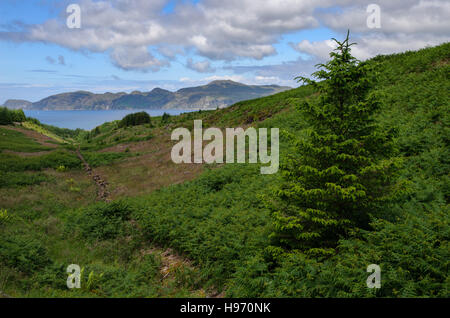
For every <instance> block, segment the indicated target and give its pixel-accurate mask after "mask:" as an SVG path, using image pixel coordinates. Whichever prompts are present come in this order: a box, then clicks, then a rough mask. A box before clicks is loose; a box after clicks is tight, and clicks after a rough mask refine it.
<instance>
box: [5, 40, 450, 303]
mask: <svg viewBox="0 0 450 318" xmlns="http://www.w3.org/2000/svg"><path fill="white" fill-rule="evenodd" d="M347 43H348V42H344V43H341V44H342V47H341V48H342V51H340V52H339V51H338V52H336V55H334V56H332V57H331V58H332V61H331V62H330V63H329V64H326V65H324V66H325V69H323V70H322V71H319V72H318V73H317V74H316V75H318V79H324V81H321V82H318V83H313V82H309V84H308V85H304V86H301V87H299V88H296V89H293V90H290V91H286V92H283V93H280V94H276V95H273V96H269V97H265V98H260V99H256V100H250V101H244V102H240V103H237V104H235V105H233V106H231V107H229V108H226V109H221V110H216V111H201V112H192V113H187V114H182V115H180V116H171V117H168V116H164V117H154V118H152V120H151V125H149V124H143V125H137V126H130V127H124V126H122V125H121V124H120V122H112V123H106V124H104V125H102V126H100V127H98V128H97V129H95V130H93V131H91V132H85V131H78V132H64V131H59V130H57V129H52V128H46V130H47V131H50V130H51V132H52V133H54V134H58V135H59V136H60V137H61V138H64V140H65V141H68V143H56V144H55V148H54V149H50V150H49V149H47V148H48V146H45V145H43V144H42V143H40V142H39V141H36V140H32V138H30V137H28V135H24V134H20V133H16V131H12V130H10V129H11V127H12V126H11V125H10V126H2V128H0V129H1V130H0V150H1V151H2V152H1V153H0V173H1V179H0V180H1V181H0V198H1V201H0V211H1V212H0V291H2V292H4V293H6V294H8V295H10V296H13V297H36V296H38V297H191V296H192V297H205V296H216V295H220V296H222V295H226V296H232V297H448V296H449V287H450V278H449V277H450V276H449V272H448V268H449V259H450V246H449V237H450V226H449V196H450V186H449V185H450V177H449V176H450V161H449V158H450V147H449V136H450V128H449V127H450V118H449V113H450V112H449V102H448V101H449V100H450V99H449V97H450V96H449V92H450V81H449V72H450V66H449V63H448V62H449V60H450V44H449V43H446V44H443V45H440V46H438V47H434V48H427V49H423V50H420V51H417V52H406V53H403V54H395V55H390V56H378V57H376V58H374V59H371V60H368V61H366V62H363V63H358V62H357V61H354V60H352V59H351V58H350V56H349V55H347V54H350V51H346V49H347V47H346V45H347ZM341 75H342V76H344V78H345V85H343V84H342V83H340V82H339V83H338V82H333V80H334V79H337V78H339V76H341ZM339 96H343V99H342V104H339V103H338V102H337V101H336V98H339ZM338 105H341V106H342V108H339V107H337V106H338ZM357 114H358V115H360V117H358V116H357ZM341 116H342V117H341ZM194 119H202V120H203V123H204V127H208V126H209V127H211V126H215V127H220V128H224V127H237V126H254V127H256V128H258V127H268V128H270V127H279V128H280V129H281V130H282V134H281V145H280V151H281V155H280V160H281V167H282V169H281V171H282V173H280V174H276V175H261V174H260V171H259V167H258V165H250V164H228V165H213V166H209V167H202V168H195V169H196V170H195V169H194V168H193V166H191V165H186V166H184V168H183V167H181V168H178V169H184V170H173V169H175V168H174V166H173V164H172V163H170V159H168V158H170V149H171V146H172V144H173V143H171V142H170V132H171V131H172V129H174V128H176V127H186V128H192V127H193V120H194ZM35 124H36V125H37V123H35ZM125 126H128V125H125ZM40 127H42V126H40ZM16 128H17V127H16ZM21 129H25V128H23V127H22V128H21ZM78 146H79V147H80V149H81V152H82V153H83V156H84V157H85V158H86V160H87V161H89V162H90V164H91V165H92V166H95V167H97V168H96V169H97V171H100V173H102V174H103V175H104V176H106V179H107V180H109V182H110V185H109V186H110V189H111V191H112V196H113V198H114V199H115V200H114V201H113V202H110V203H106V202H96V189H95V185H94V184H93V183H92V181H91V180H90V179H89V177H87V176H86V175H85V174H84V172H83V171H82V170H81V162H80V161H79V159H78V158H77V156H76V154H75V150H76V148H77V147H78ZM41 147H42V148H41ZM306 150H307V151H306ZM12 152H14V153H12ZM21 152H23V153H27V156H25V155H23V154H20V153H21ZM41 152H43V153H41ZM324 152H326V153H327V154H329V157H327V158H328V159H327V161H326V162H324V161H323V160H321V159H322V158H323V157H322V156H323V153H324ZM30 153H35V155H30ZM166 154H169V157H168V158H167V157H166ZM346 160H349V161H346ZM350 162H351V163H350ZM61 166H63V167H64V169H63V168H61ZM329 167H334V168H333V169H328V170H327V168H329ZM393 167H395V169H392V168H393ZM174 171H176V173H175V172H174ZM144 180H145V181H144ZM144 187H148V188H144ZM136 188H141V189H142V188H143V189H142V191H144V193H142V192H139V193H133V192H131V191H132V189H136ZM149 189H151V190H152V191H150V190H149ZM311 190H317V191H312V192H308V191H311ZM133 191H134V190H133ZM305 198H306V199H307V200H306V199H305ZM337 206H339V207H340V208H337ZM311 213H315V214H317V215H316V217H314V218H312V215H313V214H311ZM304 233H309V234H308V235H304ZM70 264H79V265H80V266H81V267H82V268H83V276H82V288H81V289H74V290H69V289H67V286H66V279H67V273H66V268H67V266H68V265H70ZM369 264H378V265H379V266H380V267H381V269H382V285H381V288H380V289H368V288H367V286H366V279H367V277H368V275H369V274H368V273H367V272H366V269H367V266H368V265H369Z"/></svg>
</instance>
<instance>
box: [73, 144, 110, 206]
mask: <svg viewBox="0 0 450 318" xmlns="http://www.w3.org/2000/svg"><path fill="white" fill-rule="evenodd" d="M76 153H77V156H78V158H80V160H81V161H82V162H83V165H84V170H85V171H86V173H87V174H88V176H89V177H91V178H92V179H94V182H95V184H97V187H98V192H97V198H98V200H102V201H105V202H110V201H111V200H110V199H109V194H110V193H109V191H108V189H107V186H108V183H107V182H106V181H105V180H104V179H103V178H102V177H101V176H100V175H99V174H96V173H94V171H93V170H92V168H91V166H90V165H89V163H88V162H87V161H86V160H85V159H84V157H83V155H82V154H81V152H80V149H79V148H78V149H77V150H76Z"/></svg>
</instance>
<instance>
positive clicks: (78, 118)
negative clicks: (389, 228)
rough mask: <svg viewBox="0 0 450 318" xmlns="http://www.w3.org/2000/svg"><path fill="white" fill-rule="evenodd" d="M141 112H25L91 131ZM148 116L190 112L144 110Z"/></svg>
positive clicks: (48, 120)
mask: <svg viewBox="0 0 450 318" xmlns="http://www.w3.org/2000/svg"><path fill="white" fill-rule="evenodd" d="M140 111H141V110H98V111H96V110H47V111H43V110H25V115H26V116H27V117H33V118H36V119H38V120H39V121H40V122H41V123H44V124H48V125H52V126H56V127H60V128H70V129H77V128H81V129H86V130H91V129H94V128H95V127H97V126H99V125H101V124H103V123H106V122H109V121H113V120H120V119H122V118H123V117H125V116H126V115H128V114H131V113H136V112H140ZM145 111H146V112H147V113H148V114H149V115H150V116H152V117H154V116H161V115H162V114H164V113H168V114H170V115H179V114H181V113H187V112H190V111H191V110H178V109H177V110H174V109H160V110H145Z"/></svg>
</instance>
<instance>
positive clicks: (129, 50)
mask: <svg viewBox="0 0 450 318" xmlns="http://www.w3.org/2000/svg"><path fill="white" fill-rule="evenodd" d="M169 1H170V0H151V1H150V0H111V1H106V0H80V2H79V3H80V6H81V14H82V28H81V29H68V28H67V27H66V23H65V22H66V21H65V19H66V13H65V10H62V12H61V16H60V17H59V18H57V19H51V20H48V21H46V22H45V23H42V24H37V25H32V26H28V27H27V26H21V27H20V28H18V29H14V28H12V27H11V28H9V29H8V30H6V29H3V30H4V31H1V32H0V39H10V40H12V41H39V42H45V43H54V44H58V45H61V46H63V47H66V48H69V49H73V50H87V51H94V52H109V53H110V56H111V59H112V61H113V63H114V64H115V65H117V66H118V67H120V68H123V69H128V70H146V71H147V70H149V71H158V70H159V69H160V68H161V67H163V66H165V65H168V63H169V61H171V60H173V59H175V58H176V56H177V55H180V54H185V53H186V52H189V53H192V52H193V53H194V54H196V55H198V56H201V57H203V58H207V59H208V60H213V61H214V60H224V61H233V60H236V59H242V58H244V59H245V58H250V59H256V60H261V59H263V58H265V57H268V56H272V55H275V54H277V52H276V49H275V44H277V43H278V42H279V41H280V40H281V39H282V37H283V35H285V34H289V33H292V32H297V31H301V30H306V29H312V28H316V27H319V26H321V25H325V26H327V27H328V28H330V29H332V30H333V31H335V32H337V33H342V32H345V31H346V30H347V29H350V30H352V34H353V35H354V37H355V38H356V40H357V41H358V42H359V44H360V45H359V46H358V47H356V48H355V49H354V52H355V54H357V56H358V57H360V58H363V59H364V58H368V57H372V56H374V55H376V54H379V53H393V52H399V51H403V50H406V49H418V48H421V47H424V46H426V45H435V44H439V43H442V42H446V41H449V39H450V19H449V18H448V17H449V16H450V2H449V1H448V0H396V1H392V0H377V1H375V2H374V1H373V0H359V1H354V0H258V1H255V0H227V1H224V0H202V1H200V2H199V3H192V2H189V1H186V2H185V1H178V2H177V4H176V6H175V10H174V12H173V13H170V14H164V15H163V14H161V12H162V9H163V8H164V7H165V6H166V5H167V4H168V3H169ZM371 3H377V4H378V5H379V6H380V7H381V24H382V28H381V29H377V30H372V29H369V28H368V27H367V24H366V19H367V16H368V14H367V12H366V8H367V6H368V5H369V4H371ZM336 8H339V10H336ZM330 43H331V42H330V41H317V42H310V41H308V40H303V41H300V42H298V43H295V44H292V46H293V47H294V48H295V49H296V50H298V51H299V52H302V53H307V54H309V55H311V56H314V57H317V58H320V59H324V58H327V57H328V53H329V51H330V49H332V46H331V44H330ZM148 48H152V50H157V51H158V53H159V55H158V56H157V57H155V56H153V55H152V54H151V53H150V52H149V50H148ZM206 61H207V60H206ZM206 61H205V60H203V61H202V62H195V63H194V62H192V63H191V64H189V63H188V65H187V66H188V67H191V68H193V69H196V70H197V71H200V72H207V71H210V70H211V69H210V67H211V65H208V63H209V62H206ZM294 62H295V61H294ZM283 68H284V69H286V68H285V65H284V66H283V65H280V66H279V67H277V69H278V70H281V69H283ZM272 69H274V68H273V67H272ZM260 71H261V72H263V71H262V70H260ZM286 71H289V70H288V69H286ZM259 76H266V75H259ZM277 76H278V75H277Z"/></svg>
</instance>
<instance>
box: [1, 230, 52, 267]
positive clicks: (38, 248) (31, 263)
mask: <svg viewBox="0 0 450 318" xmlns="http://www.w3.org/2000/svg"><path fill="white" fill-rule="evenodd" d="M0 243H1V244H0V263H4V264H6V265H9V266H13V267H14V268H16V269H17V270H19V271H21V272H24V273H27V274H30V273H32V272H35V271H37V270H39V269H41V268H44V267H45V266H47V265H49V264H50V263H51V260H50V258H49V257H48V252H47V250H46V248H45V247H44V246H43V245H42V244H41V243H40V242H39V241H37V240H28V239H27V238H22V237H21V236H14V237H11V238H8V237H4V236H1V237H0Z"/></svg>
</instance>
